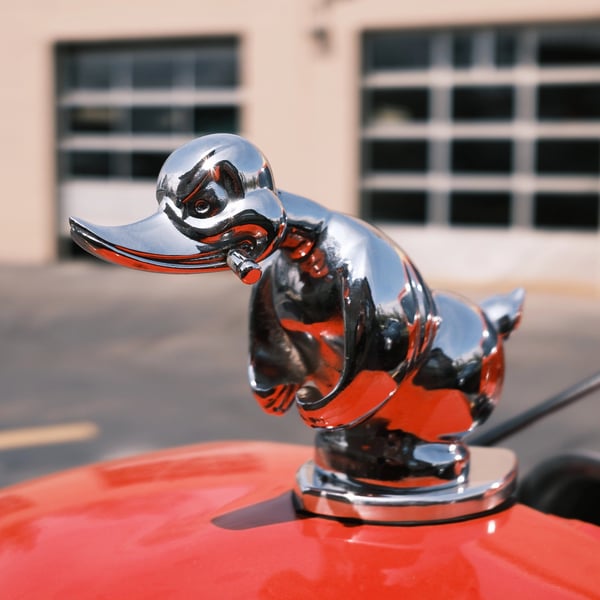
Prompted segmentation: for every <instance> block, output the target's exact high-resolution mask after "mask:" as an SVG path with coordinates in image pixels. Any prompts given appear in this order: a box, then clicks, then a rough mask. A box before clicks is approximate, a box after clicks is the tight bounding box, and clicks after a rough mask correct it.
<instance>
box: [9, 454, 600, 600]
mask: <svg viewBox="0 0 600 600" xmlns="http://www.w3.org/2000/svg"><path fill="white" fill-rule="evenodd" d="M311 453H312V449H311V448H308V447H303V446H291V445H282V444H271V443H254V442H240V443H219V444H205V445H198V446H193V447H188V448H181V449H176V450H171V451H166V452H159V453H155V454H150V455H146V456H142V457H137V458H133V459H127V460H120V461H115V462H110V463H105V464H99V465H95V466H91V467H87V468H83V469H78V470H74V471H71V472H67V473H64V474H60V475H56V476H52V477H48V478H45V479H41V480H38V481H35V482H31V483H27V484H23V485H19V486H14V487H12V488H9V489H7V490H6V491H4V492H3V493H1V494H0V590H1V591H0V596H1V597H2V598H6V599H11V600H12V599H17V598H18V599H28V598H35V599H36V600H37V599H40V598H61V599H63V598H77V599H78V600H83V599H85V598H111V599H113V598H127V599H128V600H131V599H135V598H161V599H165V598H185V599H189V598H194V599H195V598H244V599H247V598H273V599H275V598H277V599H282V598H293V599H295V598H298V599H299V598H309V597H310V598H319V599H329V598H382V599H385V598H396V599H397V598H452V599H455V598H502V599H506V598H511V599H514V598H526V597H528V598H544V599H550V598H600V591H599V589H598V588H599V586H598V583H599V581H600V579H599V573H600V528H597V527H594V526H591V525H586V524H583V523H580V522H577V521H567V520H563V519H558V518H555V517H550V516H545V515H542V514H540V513H537V512H535V511H533V510H530V509H528V508H526V507H523V506H519V505H517V506H514V507H512V508H509V509H507V510H504V511H502V512H500V513H497V514H494V515H489V516H486V517H480V518H477V519H471V520H468V521H464V522H457V523H450V524H444V525H426V526H412V527H406V526H384V525H357V524H349V523H346V524H344V523H340V522H337V521H335V520H331V519H324V518H320V517H309V516H299V515H297V514H296V513H295V511H294V509H293V506H292V499H291V491H290V490H291V488H292V486H293V480H294V476H295V471H296V469H297V467H298V466H299V465H300V464H301V463H302V462H303V461H305V460H306V459H307V458H309V457H310V455H311Z"/></svg>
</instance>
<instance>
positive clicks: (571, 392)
mask: <svg viewBox="0 0 600 600" xmlns="http://www.w3.org/2000/svg"><path fill="white" fill-rule="evenodd" d="M598 389H600V371H599V372H598V373H595V374H594V375H591V376H590V377H587V378H586V379H584V380H583V381H580V382H579V383H577V384H575V385H573V386H571V387H570V388H567V389H566V390H564V391H562V392H560V393H559V394H556V396H552V397H551V398H548V400H545V401H544V402H541V403H540V404H538V405H537V406H533V407H532V408H530V409H528V410H526V411H525V412H523V413H521V414H519V415H516V416H514V417H511V418H510V419H507V420H506V421H504V423H500V424H498V425H496V426H495V427H492V428H491V429H488V430H487V431H484V432H483V433H480V434H479V435H475V436H473V437H469V444H471V445H473V446H493V445H494V444H497V443H498V442H499V441H501V440H503V439H505V438H507V437H510V436H511V435H514V434H515V433H517V432H519V431H521V430H522V429H525V427H528V426H529V425H531V424H532V423H535V422H536V421H539V420H540V419H542V418H544V417H546V416H548V415H550V414H552V413H553V412H556V411H557V410H560V409H561V408H564V407H565V406H568V405H569V404H572V403H573V402H575V401H577V400H580V399H581V398H583V397H585V396H587V395H588V394H591V393H593V392H595V391H596V390H598Z"/></svg>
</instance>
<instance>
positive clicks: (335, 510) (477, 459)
mask: <svg viewBox="0 0 600 600" xmlns="http://www.w3.org/2000/svg"><path fill="white" fill-rule="evenodd" d="M469 450H470V453H471V459H470V468H469V475H468V478H467V481H466V482H465V483H462V484H456V485H450V486H444V487H436V488H413V489H410V490H407V489H397V488H389V489H386V488H383V487H379V486H366V485H361V484H357V483H356V482H354V481H352V480H350V479H348V478H347V477H345V476H344V475H342V474H339V473H333V472H329V471H325V470H323V469H320V468H319V467H317V466H315V464H314V463H313V461H308V462H307V463H305V464H304V465H302V467H300V469H299V471H298V473H297V476H296V490H295V493H296V497H297V499H298V501H299V505H300V509H301V510H304V511H306V512H309V513H314V514H318V515H323V516H329V517H337V518H342V519H357V520H360V521H366V522H373V523H386V524H416V523H433V522H444V521H453V520H455V519H463V518H465V517H469V516H478V515H480V514H482V513H486V512H489V511H491V510H494V509H496V508H498V507H499V506H501V505H502V504H503V503H505V502H506V501H507V500H509V499H510V497H511V496H512V494H513V493H514V491H515V488H516V474H517V461H516V457H515V455H514V454H513V452H511V451H510V450H506V449H504V448H478V447H472V448H469Z"/></svg>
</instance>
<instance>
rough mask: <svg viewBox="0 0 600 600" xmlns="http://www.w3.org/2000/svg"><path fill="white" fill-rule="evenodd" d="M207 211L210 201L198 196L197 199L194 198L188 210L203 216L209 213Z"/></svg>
mask: <svg viewBox="0 0 600 600" xmlns="http://www.w3.org/2000/svg"><path fill="white" fill-rule="evenodd" d="M209 211H210V202H209V201H208V200H206V199H204V198H199V199H198V200H195V201H194V203H193V204H192V207H191V211H190V212H191V213H192V215H195V216H198V217H204V216H206V215H207V214H208V213H209Z"/></svg>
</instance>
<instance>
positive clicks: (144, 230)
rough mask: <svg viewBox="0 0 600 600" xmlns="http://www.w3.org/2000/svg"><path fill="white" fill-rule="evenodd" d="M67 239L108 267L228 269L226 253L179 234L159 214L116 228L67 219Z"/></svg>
mask: <svg viewBox="0 0 600 600" xmlns="http://www.w3.org/2000/svg"><path fill="white" fill-rule="evenodd" d="M70 224H71V237H72V238H73V240H74V241H75V242H76V243H77V244H78V245H79V246H81V248H83V249H84V250H86V251H87V252H89V253H90V254H93V255H94V256H97V257H98V258H101V259H102V260H105V261H107V262H110V263H114V264H117V265H122V266H125V267H129V268H131V269H138V270H142V271H155V272H159V273H193V272H197V271H206V270H209V271H221V270H224V269H227V268H228V264H227V251H226V250H225V249H223V248H215V247H214V246H211V245H208V244H203V243H201V242H198V241H195V240H192V239H190V238H188V237H186V236H185V235H184V234H183V233H181V232H180V231H179V230H178V229H177V228H176V227H174V226H173V223H172V222H171V220H170V219H169V217H168V216H167V215H166V214H165V213H164V212H163V211H159V212H157V213H155V214H154V215H152V216H151V217H148V218H146V219H143V220H141V221H137V222H136V223H131V224H129V225H121V226H117V227H104V226H100V225H92V224H91V223H87V222H85V221H83V220H81V219H74V218H71V219H70Z"/></svg>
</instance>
